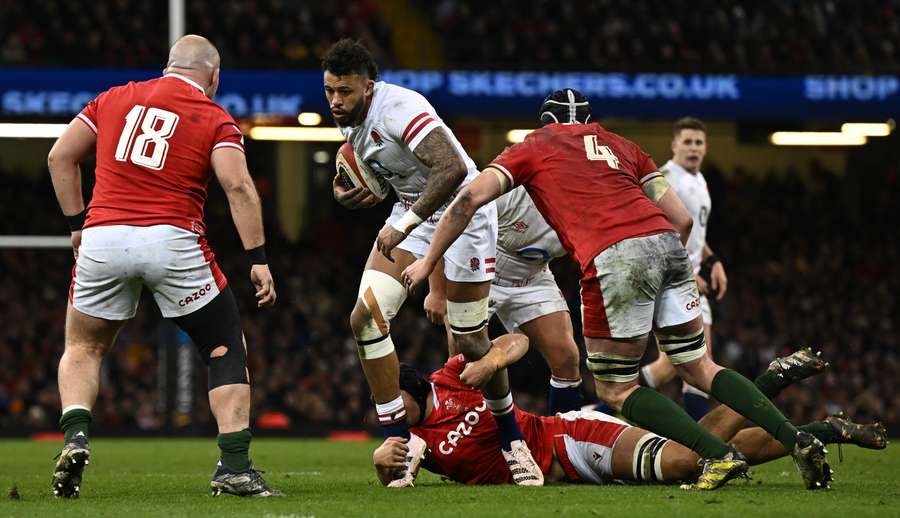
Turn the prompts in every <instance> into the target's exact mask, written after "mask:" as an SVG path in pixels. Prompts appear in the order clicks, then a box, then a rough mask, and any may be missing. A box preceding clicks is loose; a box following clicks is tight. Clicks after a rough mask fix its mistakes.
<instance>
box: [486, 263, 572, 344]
mask: <svg viewBox="0 0 900 518" xmlns="http://www.w3.org/2000/svg"><path fill="white" fill-rule="evenodd" d="M498 281H500V279H499V278H496V279H494V283H493V284H491V299H490V305H489V308H488V310H489V312H490V315H491V316H493V315H495V314H496V315H497V318H499V319H500V323H502V324H503V327H505V328H506V330H507V331H509V332H511V333H521V332H522V330H521V328H520V327H519V326H521V325H522V324H526V323H528V322H531V321H532V320H535V319H536V318H540V317H542V316H544V315H549V314H551V313H556V312H558V311H569V305H568V304H566V299H565V297H563V294H562V292H560V291H559V286H557V285H556V279H555V278H554V277H553V272H551V271H550V270H544V271H542V272H539V273H538V274H536V275H535V276H534V277H533V278H531V279H530V280H529V281H528V283H527V284H525V285H524V286H501V285H499V284H501V283H498Z"/></svg>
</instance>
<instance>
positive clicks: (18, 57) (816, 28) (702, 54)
mask: <svg viewBox="0 0 900 518" xmlns="http://www.w3.org/2000/svg"><path fill="white" fill-rule="evenodd" d="M186 4H187V13H186V14H187V20H188V25H187V30H188V32H196V33H199V34H203V35H206V36H208V37H209V38H210V39H211V40H212V41H213V42H214V43H215V44H216V45H217V46H218V48H219V49H220V50H221V53H222V57H223V62H224V64H225V67H226V68H285V67H316V66H318V63H319V56H320V55H321V53H322V52H323V51H324V49H325V48H326V47H327V46H328V45H329V44H330V43H331V42H333V41H335V40H336V39H337V38H339V37H342V36H351V37H355V38H359V39H361V40H362V41H364V42H365V43H366V44H367V45H368V46H369V47H370V48H371V49H372V50H373V52H374V54H375V57H376V59H377V60H378V61H379V63H380V64H381V66H383V67H388V66H391V65H393V64H395V63H396V62H398V61H399V60H398V59H396V56H397V55H399V53H398V52H395V51H396V49H394V48H393V44H394V42H392V40H391V33H392V31H399V32H400V33H402V32H403V31H404V30H405V29H404V27H391V26H390V25H389V23H388V21H387V17H385V16H384V15H383V14H382V13H381V12H380V11H379V6H378V4H377V2H374V1H372V0H355V1H350V2H340V3H333V2H331V3H329V2H278V1H274V0H267V1H260V2H255V1H252V0H234V1H229V2H215V1H212V0H189V1H188V2H186ZM410 4H411V5H414V6H416V7H417V8H418V10H419V12H420V13H419V14H420V16H419V17H418V18H417V19H427V20H431V22H432V24H431V30H432V31H433V33H434V36H435V37H436V38H437V41H439V42H440V47H441V53H442V54H443V64H444V66H446V67H448V68H454V67H455V68H465V69H471V68H503V69H541V70H547V69H550V70H556V69H576V70H597V69H600V70H621V71H658V70H677V71H679V72H684V71H690V70H694V71H722V72H741V73H797V72H798V71H802V72H835V71H837V72H840V73H848V72H871V71H879V72H886V71H896V70H898V68H900V59H898V58H900V48H898V43H897V34H898V33H900V5H898V3H897V2H896V1H894V0H861V1H858V2H784V1H780V0H764V1H754V0H726V1H714V0H699V1H689V0H674V1H663V0H652V1H645V2H623V1H617V0H602V1H593V2H580V1H578V0H561V1H558V2H546V1H542V0H527V1H524V2H523V1H514V0H496V1H492V2H483V1H476V0H441V1H437V2H430V1H423V0H419V1H417V2H410ZM0 10H2V12H3V17H2V18H0V64H7V65H29V66H63V65H65V66H115V67H159V66H160V64H161V63H160V61H161V59H162V58H161V56H165V54H166V48H167V46H168V41H167V37H168V21H167V18H166V11H165V10H161V9H158V8H157V3H156V2H152V1H150V0H131V1H127V2H125V1H122V2H90V1H86V0H77V1H63V0H47V1H42V2H38V3H31V4H29V3H23V2H16V1H14V0H2V1H0ZM510 13H515V16H514V17H511V16H510ZM97 19H102V20H107V21H108V23H105V24H102V25H98V24H95V23H93V22H92V20H97ZM125 34H141V35H142V37H140V38H126V37H125V36H124V35H125ZM710 35H712V36H711V37H710ZM397 44H399V45H403V44H404V40H403V39H400V40H398V42H397ZM407 44H409V45H414V44H415V43H412V42H409V43H407Z"/></svg>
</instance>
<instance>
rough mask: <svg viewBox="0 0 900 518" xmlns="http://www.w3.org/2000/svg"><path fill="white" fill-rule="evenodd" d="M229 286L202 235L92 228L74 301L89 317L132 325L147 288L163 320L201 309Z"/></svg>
mask: <svg viewBox="0 0 900 518" xmlns="http://www.w3.org/2000/svg"><path fill="white" fill-rule="evenodd" d="M227 283H228V281H227V280H226V279H225V275H224V274H223V273H222V271H221V270H220V269H219V266H218V265H217V264H216V259H215V255H214V254H213V252H212V250H210V248H209V245H208V244H207V242H206V239H205V238H204V237H203V236H200V235H198V234H195V233H193V232H190V231H188V230H185V229H182V228H178V227H174V226H172V225H153V226H149V227H134V226H130V225H109V226H102V227H89V228H86V229H84V231H82V233H81V246H80V247H79V248H78V260H77V261H76V262H75V268H74V269H73V274H72V285H71V287H70V289H69V300H70V302H71V303H72V305H73V306H74V307H75V309H77V310H78V311H80V312H81V313H84V314H85V315H89V316H92V317H97V318H103V319H106V320H128V319H130V318H132V317H134V315H135V313H136V312H137V308H138V303H139V302H140V298H141V288H142V287H144V286H146V287H147V289H149V290H150V291H151V292H152V293H153V298H154V299H156V304H157V305H158V306H159V310H160V312H161V313H162V315H163V316H164V317H166V318H173V317H180V316H184V315H187V314H189V313H192V312H194V311H196V310H198V309H200V308H202V307H203V306H205V305H206V304H207V303H208V302H210V301H211V300H213V299H214V298H216V296H217V295H218V294H219V292H220V290H223V289H224V288H225V286H226V284H227Z"/></svg>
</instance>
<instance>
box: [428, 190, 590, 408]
mask: <svg viewBox="0 0 900 518" xmlns="http://www.w3.org/2000/svg"><path fill="white" fill-rule="evenodd" d="M496 204H497V223H498V232H497V272H496V274H495V276H494V281H493V283H492V285H491V303H490V312H491V315H497V318H498V319H500V322H501V323H502V324H503V326H504V327H505V328H506V330H507V331H509V332H510V333H523V334H525V335H526V336H528V339H529V341H530V343H531V344H533V345H534V346H535V347H536V348H537V350H538V351H539V352H540V353H541V355H542V356H543V357H544V360H546V361H547V365H549V366H550V400H549V404H548V408H547V410H548V413H549V414H551V415H554V414H557V413H562V412H568V411H571V410H577V409H578V408H579V406H580V403H581V372H580V370H579V365H580V357H579V352H578V345H577V344H576V343H575V337H574V332H573V331H572V319H571V318H570V317H569V306H568V304H567V303H566V299H565V297H563V294H562V293H561V292H560V290H559V287H558V286H557V285H556V279H555V278H554V277H553V272H551V271H550V268H549V263H550V261H552V260H553V259H556V258H557V257H562V256H564V255H566V250H565V248H563V246H562V243H560V242H559V236H557V235H556V232H555V231H554V230H553V229H552V228H550V225H548V224H547V222H546V221H544V217H543V216H541V213H540V212H539V211H538V210H537V207H535V206H534V202H533V201H532V200H531V196H529V195H528V192H527V191H526V190H525V189H524V188H522V187H518V188H516V189H513V190H512V191H510V192H508V193H506V194H504V195H503V196H501V197H499V198H497V200H496ZM436 271H437V269H436ZM438 273H440V272H438ZM433 280H434V274H432V277H431V278H430V279H429V285H430V289H431V291H430V293H429V300H427V301H426V307H425V310H426V313H427V314H428V317H429V319H430V320H431V321H432V322H434V323H435V324H441V323H443V314H442V313H441V312H440V308H441V305H440V304H438V303H435V301H434V299H435V298H437V299H439V300H440V299H442V298H443V297H444V293H443V291H442V290H441V289H440V286H441V284H440V282H433ZM457 353H458V351H456V348H455V346H454V344H453V342H452V340H451V341H450V357H453V356H455V355H456V354H457Z"/></svg>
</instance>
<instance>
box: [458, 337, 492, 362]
mask: <svg viewBox="0 0 900 518" xmlns="http://www.w3.org/2000/svg"><path fill="white" fill-rule="evenodd" d="M453 338H454V340H455V343H456V349H457V350H458V351H459V352H460V353H462V355H463V356H465V357H466V359H467V360H469V361H477V360H479V359H481V357H482V356H484V355H485V354H487V352H488V351H489V350H490V349H491V341H490V340H488V337H487V335H486V334H485V333H484V332H478V333H468V334H464V335H454V337H453Z"/></svg>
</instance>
